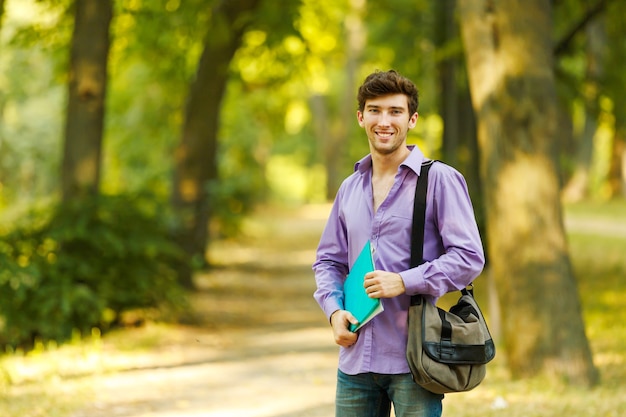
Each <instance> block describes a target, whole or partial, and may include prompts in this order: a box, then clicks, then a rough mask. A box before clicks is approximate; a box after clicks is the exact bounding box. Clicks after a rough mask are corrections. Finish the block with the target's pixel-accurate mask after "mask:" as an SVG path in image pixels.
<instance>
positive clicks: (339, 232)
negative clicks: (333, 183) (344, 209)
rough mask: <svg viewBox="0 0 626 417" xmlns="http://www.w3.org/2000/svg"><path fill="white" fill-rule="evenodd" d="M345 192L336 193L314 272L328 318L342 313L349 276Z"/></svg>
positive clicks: (316, 296) (319, 296)
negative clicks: (344, 212)
mask: <svg viewBox="0 0 626 417" xmlns="http://www.w3.org/2000/svg"><path fill="white" fill-rule="evenodd" d="M341 194H342V189H340V190H339V192H338V193H337V197H336V198H335V202H334V203H333V207H332V210H331V213H330V215H329V217H328V221H327V223H326V227H325V228H324V231H323V233H322V236H321V238H320V243H319V245H318V248H317V255H316V260H315V263H314V264H313V270H314V271H315V281H316V283H317V290H316V291H315V293H314V295H313V297H314V298H315V300H316V301H317V303H318V304H319V305H320V307H321V308H322V310H323V311H324V313H325V314H326V317H327V318H328V319H329V320H330V316H331V315H332V314H333V313H334V312H335V311H337V310H343V308H344V303H343V297H344V296H343V282H344V280H345V277H346V275H347V273H348V269H349V265H348V241H347V235H346V227H345V223H344V222H343V221H342V219H341V215H340V201H341Z"/></svg>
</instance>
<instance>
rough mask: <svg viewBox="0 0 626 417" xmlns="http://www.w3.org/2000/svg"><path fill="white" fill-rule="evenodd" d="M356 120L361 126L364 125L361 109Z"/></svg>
mask: <svg viewBox="0 0 626 417" xmlns="http://www.w3.org/2000/svg"><path fill="white" fill-rule="evenodd" d="M356 120H357V121H358V122H359V126H361V127H363V113H361V110H357V112H356Z"/></svg>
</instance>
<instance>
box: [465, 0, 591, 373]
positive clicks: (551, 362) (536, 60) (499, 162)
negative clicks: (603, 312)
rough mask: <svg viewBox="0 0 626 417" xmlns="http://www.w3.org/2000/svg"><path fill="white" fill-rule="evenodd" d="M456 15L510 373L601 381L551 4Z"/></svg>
mask: <svg viewBox="0 0 626 417" xmlns="http://www.w3.org/2000/svg"><path fill="white" fill-rule="evenodd" d="M459 7H460V13H461V28H462V37H463V42H464V46H465V52H466V57H467V61H468V74H469V80H470V90H471V94H472V102H473V106H474V110H475V112H476V116H477V122H478V138H479V144H480V148H481V174H482V181H483V183H484V186H483V190H484V194H485V198H486V204H485V208H486V214H487V233H488V239H487V241H488V250H489V254H490V260H491V268H493V274H494V277H495V279H496V282H497V284H498V291H499V299H500V304H501V305H502V306H503V308H502V331H503V337H504V343H505V345H506V353H507V356H508V364H509V367H510V370H511V372H512V374H513V376H514V377H523V376H532V375H535V374H538V373H541V372H544V371H545V372H548V373H551V374H553V375H557V376H558V377H561V378H563V379H565V380H567V381H569V382H571V383H578V384H582V385H592V384H594V383H596V381H597V378H598V376H597V371H596V369H595V368H594V366H593V363H592V357H591V351H590V348H589V344H588V341H587V338H586V335H585V328H584V323H583V320H582V314H581V305H580V301H579V296H578V293H577V289H576V282H575V279H574V274H573V271H572V266H571V262H570V259H569V254H568V249H567V243H566V236H565V230H564V226H563V219H562V211H561V206H560V200H559V178H558V169H557V157H556V156H557V154H556V149H555V148H556V147H555V144H556V139H555V138H556V137H557V134H558V132H557V129H556V123H555V120H556V118H557V117H556V116H557V97H556V89H555V81H554V69H553V52H552V51H553V47H552V46H553V45H552V20H551V1H550V0H459Z"/></svg>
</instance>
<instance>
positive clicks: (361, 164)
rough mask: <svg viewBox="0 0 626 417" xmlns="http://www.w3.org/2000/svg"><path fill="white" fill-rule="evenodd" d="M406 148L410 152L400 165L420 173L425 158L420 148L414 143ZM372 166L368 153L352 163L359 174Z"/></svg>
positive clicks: (370, 156)
mask: <svg viewBox="0 0 626 417" xmlns="http://www.w3.org/2000/svg"><path fill="white" fill-rule="evenodd" d="M407 148H409V149H410V150H411V153H410V154H409V156H407V158H406V159H405V160H404V161H403V162H402V163H401V164H400V166H402V165H404V166H406V167H408V168H410V169H411V170H413V171H414V172H415V173H416V174H417V175H419V173H420V169H421V168H422V162H424V161H425V160H426V158H425V157H424V154H423V153H422V151H421V150H420V148H419V147H417V146H415V145H407ZM371 168H372V155H371V154H368V155H366V156H364V157H363V158H362V159H361V160H360V161H358V162H357V163H356V164H354V170H355V171H359V172H360V173H361V174H364V173H366V172H367V171H369V170H370V169H371Z"/></svg>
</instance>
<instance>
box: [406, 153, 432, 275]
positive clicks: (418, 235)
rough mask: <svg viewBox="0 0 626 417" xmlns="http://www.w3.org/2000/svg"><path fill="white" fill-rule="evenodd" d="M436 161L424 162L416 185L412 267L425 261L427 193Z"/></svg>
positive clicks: (412, 232) (412, 230) (412, 231)
mask: <svg viewBox="0 0 626 417" xmlns="http://www.w3.org/2000/svg"><path fill="white" fill-rule="evenodd" d="M434 162H435V161H434V160H430V161H426V162H424V163H423V164H422V168H421V169H420V175H419V178H418V179H417V186H416V187H415V200H414V202H413V227H412V229H411V265H410V267H411V268H415V267H416V266H418V265H421V264H423V263H424V224H425V222H426V194H427V191H428V171H429V170H430V167H431V166H432V165H433V163H434Z"/></svg>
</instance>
